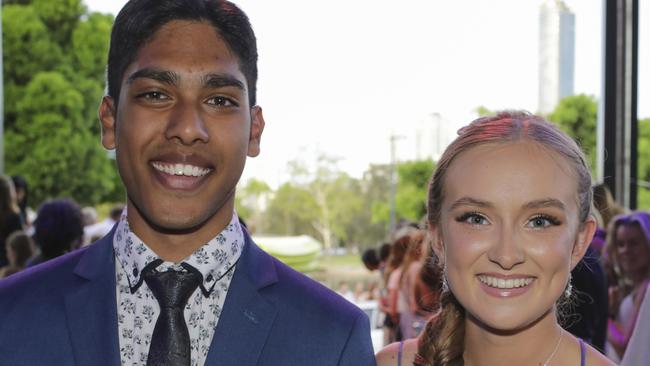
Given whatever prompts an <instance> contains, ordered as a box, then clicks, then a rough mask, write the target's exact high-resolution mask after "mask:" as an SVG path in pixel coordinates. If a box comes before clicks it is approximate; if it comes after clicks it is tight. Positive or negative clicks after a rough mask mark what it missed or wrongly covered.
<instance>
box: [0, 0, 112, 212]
mask: <svg viewBox="0 0 650 366" xmlns="http://www.w3.org/2000/svg"><path fill="white" fill-rule="evenodd" d="M2 22H3V40H2V42H3V49H4V53H3V62H4V68H5V69H4V75H5V78H4V80H5V98H6V99H5V106H6V108H5V129H6V136H5V142H6V151H7V153H6V168H7V172H8V173H9V174H20V175H23V176H25V177H26V178H27V179H28V181H29V184H30V199H31V200H32V201H31V202H30V204H31V205H32V206H38V205H39V203H40V202H41V201H42V200H44V199H47V198H50V197H62V196H67V197H72V198H74V199H75V200H77V201H78V202H80V203H82V204H96V203H99V202H102V201H119V200H123V199H124V195H123V194H124V192H123V189H122V188H121V184H120V183H119V177H118V175H117V172H116V170H115V168H114V161H113V160H112V159H110V157H109V155H108V154H107V152H106V151H104V150H103V148H101V145H100V132H99V123H98V120H97V106H98V104H99V101H100V99H101V96H102V94H103V83H104V67H105V64H106V62H105V58H106V55H107V51H108V43H109V36H110V27H111V25H112V22H113V17H112V16H111V15H102V14H97V13H91V14H88V13H87V10H86V7H85V6H84V5H83V3H82V2H81V0H20V1H18V0H13V1H9V2H5V5H3V11H2Z"/></svg>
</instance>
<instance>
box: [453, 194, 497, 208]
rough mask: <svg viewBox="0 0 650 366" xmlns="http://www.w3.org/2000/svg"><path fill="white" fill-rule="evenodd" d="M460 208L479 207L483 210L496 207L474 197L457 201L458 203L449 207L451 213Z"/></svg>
mask: <svg viewBox="0 0 650 366" xmlns="http://www.w3.org/2000/svg"><path fill="white" fill-rule="evenodd" d="M460 206H477V207H482V208H490V207H494V205H492V204H491V203H489V202H487V201H481V200H479V199H476V198H472V197H461V198H459V199H457V200H456V202H454V203H452V205H451V206H450V207H449V211H453V210H455V209H457V208H458V207H460Z"/></svg>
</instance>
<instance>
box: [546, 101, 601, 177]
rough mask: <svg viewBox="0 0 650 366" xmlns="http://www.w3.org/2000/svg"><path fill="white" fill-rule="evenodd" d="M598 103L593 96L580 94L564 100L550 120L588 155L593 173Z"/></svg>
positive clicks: (550, 115) (550, 116)
mask: <svg viewBox="0 0 650 366" xmlns="http://www.w3.org/2000/svg"><path fill="white" fill-rule="evenodd" d="M597 113H598V102H597V101H596V99H595V98H594V97H592V96H589V95H585V94H578V95H573V96H569V97H566V98H563V99H562V100H560V103H558V105H557V107H555V109H554V110H553V112H552V113H551V114H549V115H548V119H549V120H550V121H552V122H554V123H556V124H557V125H558V127H560V129H562V130H563V131H564V132H566V133H567V134H568V135H569V136H571V137H573V138H574V139H575V140H576V142H578V144H579V145H580V147H581V148H582V150H583V151H584V152H585V154H586V155H587V160H588V161H589V165H590V166H591V170H592V173H593V172H595V169H596V119H597Z"/></svg>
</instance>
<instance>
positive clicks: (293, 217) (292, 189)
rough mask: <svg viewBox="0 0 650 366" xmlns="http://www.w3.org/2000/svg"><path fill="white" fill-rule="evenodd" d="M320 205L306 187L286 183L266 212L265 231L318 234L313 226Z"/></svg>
mask: <svg viewBox="0 0 650 366" xmlns="http://www.w3.org/2000/svg"><path fill="white" fill-rule="evenodd" d="M317 210H318V205H317V204H316V201H315V200H314V197H313V195H312V194H311V192H309V190H307V189H306V188H304V187H299V186H296V185H294V184H292V183H289V182H287V183H284V184H283V185H281V186H280V187H279V188H278V189H277V190H276V192H275V195H274V197H273V199H272V200H271V201H270V203H269V207H268V209H267V212H266V215H265V216H266V221H267V225H268V226H266V227H264V228H263V231H265V232H267V233H269V234H277V235H302V234H307V235H312V236H317V233H316V231H315V229H314V227H313V222H314V221H315V220H316V215H317Z"/></svg>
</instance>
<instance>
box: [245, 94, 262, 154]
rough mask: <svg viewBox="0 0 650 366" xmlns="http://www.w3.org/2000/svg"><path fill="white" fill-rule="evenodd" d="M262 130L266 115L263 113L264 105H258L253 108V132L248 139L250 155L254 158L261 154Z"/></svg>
mask: <svg viewBox="0 0 650 366" xmlns="http://www.w3.org/2000/svg"><path fill="white" fill-rule="evenodd" d="M262 132H264V115H262V107H260V106H257V105H256V106H254V107H253V108H251V133H250V137H249V139H248V156H250V157H252V158H253V157H256V156H257V155H259V154H260V141H261V140H262Z"/></svg>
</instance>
